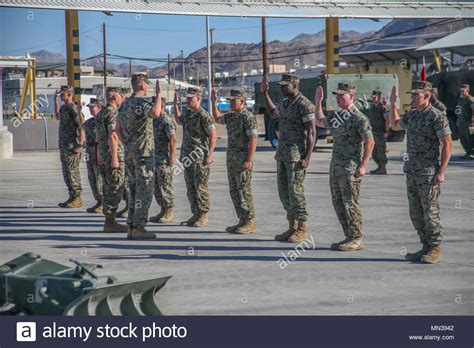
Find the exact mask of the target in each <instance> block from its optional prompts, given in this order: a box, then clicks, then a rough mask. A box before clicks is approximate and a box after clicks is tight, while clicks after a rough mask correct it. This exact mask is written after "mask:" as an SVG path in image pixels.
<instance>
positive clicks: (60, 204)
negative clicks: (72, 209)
mask: <svg viewBox="0 0 474 348" xmlns="http://www.w3.org/2000/svg"><path fill="white" fill-rule="evenodd" d="M71 201H72V196H71V195H69V198H68V199H66V200H65V201H64V202H61V203H58V207H61V208H66V205H67V204H68V203H70V202H71Z"/></svg>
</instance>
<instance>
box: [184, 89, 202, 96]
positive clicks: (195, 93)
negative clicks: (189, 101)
mask: <svg viewBox="0 0 474 348" xmlns="http://www.w3.org/2000/svg"><path fill="white" fill-rule="evenodd" d="M201 94H202V92H201V89H200V88H199V87H188V90H187V91H186V98H192V97H196V96H198V95H201Z"/></svg>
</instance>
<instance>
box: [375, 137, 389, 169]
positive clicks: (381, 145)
mask: <svg viewBox="0 0 474 348" xmlns="http://www.w3.org/2000/svg"><path fill="white" fill-rule="evenodd" d="M374 141H375V146H374V151H372V158H373V159H374V161H375V163H377V165H378V166H381V165H382V166H383V165H386V164H387V152H386V151H387V138H385V137H384V136H383V133H382V134H380V133H374Z"/></svg>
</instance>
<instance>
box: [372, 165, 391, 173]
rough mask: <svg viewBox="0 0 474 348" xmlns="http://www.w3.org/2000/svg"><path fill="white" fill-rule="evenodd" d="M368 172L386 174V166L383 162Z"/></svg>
mask: <svg viewBox="0 0 474 348" xmlns="http://www.w3.org/2000/svg"><path fill="white" fill-rule="evenodd" d="M370 174H377V175H383V174H387V168H386V167H385V164H382V165H380V166H379V167H378V168H377V169H375V170H372V171H371V172H370Z"/></svg>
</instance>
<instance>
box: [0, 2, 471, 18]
mask: <svg viewBox="0 0 474 348" xmlns="http://www.w3.org/2000/svg"><path fill="white" fill-rule="evenodd" d="M1 6H4V7H25V8H43V9H75V10H81V11H110V12H135V13H156V14H181V15H199V16H231V17H285V18H291V17H295V18H325V17H341V18H389V19H391V18H474V3H473V2H472V1H454V2H453V1H441V0H431V1H429V2H428V1H411V0H406V1H396V0H385V1H376V0H358V1H356V0H319V1H318V0H297V1H288V0H287V1H281V0H273V1H264V0H257V1H253V0H227V1H226V0H204V1H203V0H200V1H197V0H196V1H190V0H182V1H169V0H168V1H158V0H0V7H1Z"/></svg>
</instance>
